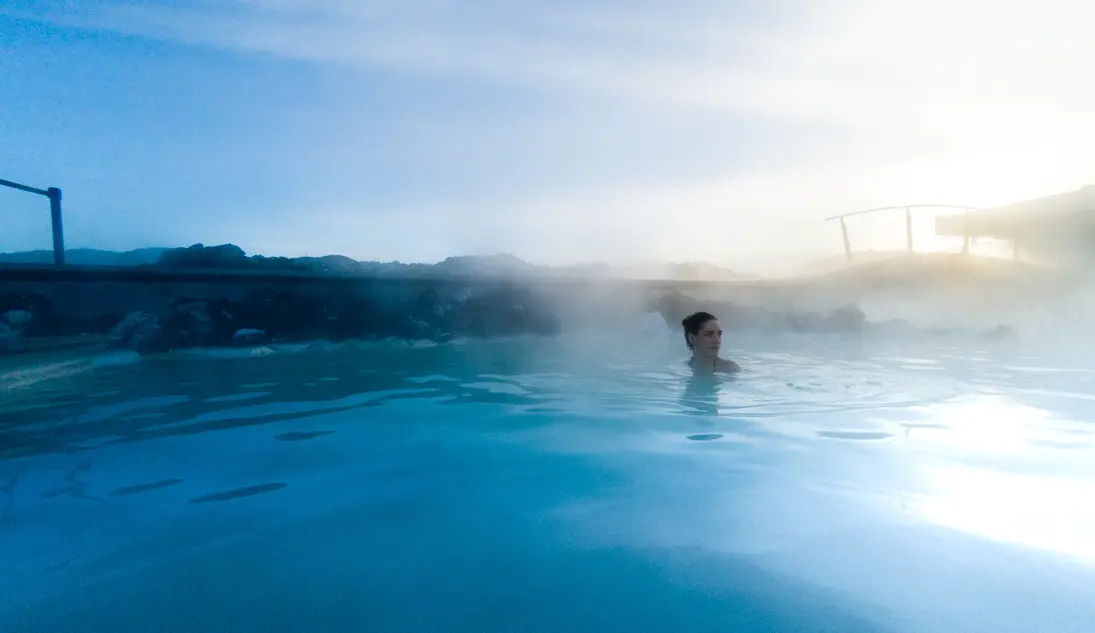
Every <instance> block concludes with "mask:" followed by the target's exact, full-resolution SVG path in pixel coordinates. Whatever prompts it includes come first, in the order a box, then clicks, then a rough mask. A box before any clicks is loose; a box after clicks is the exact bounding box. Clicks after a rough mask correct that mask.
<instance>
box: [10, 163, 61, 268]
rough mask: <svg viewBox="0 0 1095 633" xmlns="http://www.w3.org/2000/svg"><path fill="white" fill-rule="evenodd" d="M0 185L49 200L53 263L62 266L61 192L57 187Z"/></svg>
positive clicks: (15, 184) (17, 184)
mask: <svg viewBox="0 0 1095 633" xmlns="http://www.w3.org/2000/svg"><path fill="white" fill-rule="evenodd" d="M0 185H2V186H4V187H11V188H12V189H18V190H19V191H26V192H27V193H35V194H38V195H40V196H45V197H47V198H49V217H50V222H51V224H52V225H53V263H54V264H56V265H58V266H63V265H64V263H65V224H64V220H63V219H62V218H61V190H60V189H58V188H57V187H50V188H49V189H38V188H36V187H30V186H27V185H21V184H19V183H17V182H12V181H10V180H3V179H0Z"/></svg>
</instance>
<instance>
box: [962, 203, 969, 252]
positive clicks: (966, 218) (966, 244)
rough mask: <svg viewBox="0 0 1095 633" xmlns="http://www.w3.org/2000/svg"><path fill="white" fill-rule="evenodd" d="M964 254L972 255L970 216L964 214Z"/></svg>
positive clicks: (967, 213) (966, 213)
mask: <svg viewBox="0 0 1095 633" xmlns="http://www.w3.org/2000/svg"><path fill="white" fill-rule="evenodd" d="M962 254H963V255H969V254H970V214H969V212H968V211H966V212H964V213H962Z"/></svg>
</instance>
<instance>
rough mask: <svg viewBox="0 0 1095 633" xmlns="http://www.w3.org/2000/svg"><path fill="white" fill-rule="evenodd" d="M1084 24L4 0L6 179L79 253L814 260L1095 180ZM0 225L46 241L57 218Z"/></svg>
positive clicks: (10, 199)
mask: <svg viewBox="0 0 1095 633" xmlns="http://www.w3.org/2000/svg"><path fill="white" fill-rule="evenodd" d="M1093 31H1095V4H1090V3H1087V2H1084V1H1082V0H1044V1H1041V2H1038V3H1034V2H1029V1H1027V0H1021V1H1020V0H994V1H992V2H989V1H988V0H887V1H886V2H877V1H872V0H812V1H806V0H766V1H765V0H757V1H753V0H717V1H716V0H678V1H677V2H676V3H670V2H668V1H663V2H653V1H651V0H586V1H578V0H555V1H551V2H549V1H547V0H525V1H524V2H519V1H515V0H507V1H504V2H503V1H502V0H464V1H462V2H457V1H456V0H401V1H399V2H394V1H388V0H375V1H372V2H369V1H366V0H188V1H187V2H180V1H168V0H138V1H121V0H97V1H90V0H88V1H84V2H78V1H75V0H5V1H4V3H3V4H0V86H2V87H3V88H2V89H0V178H4V179H8V180H15V181H18V182H23V183H26V184H29V185H32V186H35V187H42V188H45V187H49V186H57V187H61V188H62V189H63V191H64V196H65V198H64V208H65V223H66V235H65V237H66V243H67V246H69V247H73V248H75V247H91V248H107V249H119V250H120V249H129V248H138V247H143V246H176V245H188V244H192V243H197V242H201V243H205V244H219V243H225V242H231V243H235V244H238V245H240V246H241V247H243V248H244V249H245V250H246V251H248V252H249V253H261V254H267V255H288V256H299V255H306V254H307V255H323V254H329V253H338V254H344V255H348V256H351V257H354V258H356V259H365V260H381V261H391V260H398V261H405V262H407V261H424V262H433V261H438V260H440V259H443V258H445V257H446V256H449V255H463V254H494V253H510V254H513V255H516V256H518V257H521V258H523V259H526V260H529V261H533V262H536V263H544V264H566V263H576V262H592V261H609V262H627V261H637V260H651V259H653V260H662V261H666V260H669V261H699V260H705V261H709V262H714V263H718V264H724V265H741V262H743V261H745V260H748V259H749V258H754V259H755V260H756V261H760V260H761V259H763V258H764V257H768V258H772V257H783V256H785V255H786V254H789V253H797V254H798V255H805V254H810V255H811V256H812V255H814V254H821V253H826V252H840V249H841V248H842V242H841V237H840V228H839V226H838V225H837V224H836V223H833V222H825V221H823V218H825V217H827V216H830V215H835V214H838V213H844V212H848V211H853V210H857V209H865V208H872V207H878V206H889V205H904V204H957V205H970V206H991V205H994V204H1001V203H1006V202H1012V201H1017V200H1023V199H1028V198H1031V197H1036V196H1040V195H1046V194H1052V193H1057V192H1061V191H1067V190H1071V189H1075V188H1077V187H1080V186H1082V185H1085V184H1092V183H1095V152H1092V151H1091V150H1090V148H1091V147H1092V146H1093V142H1095V83H1093V82H1091V81H1090V80H1089V79H1088V78H1087V76H1088V69H1087V68H1086V66H1087V65H1088V64H1089V62H1090V60H1092V59H1095V39H1093V38H1091V37H1090V33H1091V32H1093ZM0 224H2V225H3V226H4V227H5V229H4V231H2V232H0V251H8V252H10V251H18V250H28V249H35V248H49V247H50V237H49V219H48V203H47V201H46V200H45V199H44V198H37V197H35V196H30V195H28V194H23V193H20V192H15V191H12V190H0ZM920 224H921V223H920V222H919V221H918V226H920ZM849 226H850V229H851V231H852V239H853V243H854V244H853V245H854V246H855V247H857V248H864V249H866V248H886V247H900V246H901V245H903V244H904V235H903V234H902V232H901V231H903V230H904V220H903V217H901V216H899V215H893V214H891V215H889V216H886V217H879V218H876V219H874V220H870V221H868V220H866V219H865V220H862V221H859V222H858V223H851V224H850V225H849ZM918 230H919V229H918ZM926 232H929V233H930V221H929V226H928V227H927V229H926ZM918 240H921V242H920V243H922V244H930V243H931V237H930V235H929V236H918ZM787 256H789V255H787Z"/></svg>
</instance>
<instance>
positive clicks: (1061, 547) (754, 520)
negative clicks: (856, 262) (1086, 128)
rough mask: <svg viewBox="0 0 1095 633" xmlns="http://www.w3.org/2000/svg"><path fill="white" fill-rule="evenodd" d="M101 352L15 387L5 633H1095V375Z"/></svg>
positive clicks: (876, 351) (753, 362)
mask: <svg viewBox="0 0 1095 633" xmlns="http://www.w3.org/2000/svg"><path fill="white" fill-rule="evenodd" d="M646 343H647V344H646V345H644V346H642V347H634V346H628V348H627V349H625V350H621V349H618V348H616V347H614V345H613V341H605V340H592V341H591V340H585V339H580V338H574V339H568V340H537V339H516V340H507V341H494V342H471V341H458V342H456V343H455V344H450V345H442V346H377V345H345V346H323V345H318V346H312V347H307V348H305V347H301V348H295V349H288V350H286V349H280V350H273V349H260V350H244V351H235V352H219V353H205V352H190V353H187V354H175V355H171V356H169V357H166V358H160V359H136V358H133V357H113V358H111V359H100V360H99V361H97V362H96V363H95V364H94V366H93V367H90V368H89V369H87V370H86V371H81V372H75V373H71V372H70V373H66V374H64V375H61V376H55V377H53V378H51V379H50V380H42V381H38V382H35V381H34V380H24V381H23V382H22V383H20V385H19V386H17V387H16V388H10V389H6V391H5V394H4V401H3V402H2V406H3V410H2V416H3V417H2V418H0V420H2V422H0V570H2V571H3V573H2V574H0V621H2V622H5V623H6V624H5V626H4V627H3V630H4V631H5V632H7V631H13V632H14V631H49V632H51V633H58V632H66V631H81V632H97V631H102V632H108V631H109V632H124V631H151V630H154V631H256V632H258V631H262V632H280V631H286V632H288V631H294V632H297V631H385V632H398V631H429V632H444V631H505V632H518V631H561V632H567V631H671V630H672V631H743V632H753V631H758V632H759V631H834V632H836V631H841V632H851V631H863V632H889V631H894V632H897V631H910V632H931V631H939V632H947V633H951V632H954V631H965V632H979V631H985V632H993V633H996V632H1002V631H1055V632H1067V631H1085V632H1087V631H1090V630H1091V629H1090V626H1091V623H1092V622H1095V600H1092V598H1093V597H1095V591H1093V590H1092V589H1091V588H1092V587H1095V584H1093V581H1095V505H1092V504H1091V503H1090V500H1091V499H1093V498H1095V466H1093V464H1095V461H1093V459H1092V458H1093V457H1095V455H1093V447H1095V442H1093V437H1092V433H1093V431H1095V426H1093V425H1092V420H1093V419H1095V408H1093V404H1092V399H1091V396H1090V394H1092V393H1095V389H1093V382H1095V371H1092V369H1091V368H1090V367H1085V366H1083V364H1082V363H1072V364H1065V363H1061V362H1049V361H1048V360H1047V359H1044V358H1039V357H1037V356H1033V355H1024V354H1023V353H1020V352H1017V351H1016V350H1007V349H1004V350H1001V349H999V348H996V349H993V348H986V349H979V348H971V347H968V346H967V347H958V346H950V347H948V346H946V345H944V344H938V345H934V346H930V347H926V346H924V345H922V344H921V345H915V346H913V345H911V344H910V345H898V344H896V343H881V342H875V343H871V344H864V343H861V342H859V343H857V342H853V341H848V340H843V339H840V338H828V339H820V338H819V339H798V340H792V341H786V340H784V341H768V342H767V343H766V344H764V345H759V344H758V345H751V346H750V347H749V348H748V349H747V350H744V349H743V350H738V354H737V357H738V358H740V360H741V362H742V364H743V365H744V366H746V367H747V369H748V371H747V372H745V373H743V374H742V375H740V376H737V377H733V378H727V379H722V380H718V381H708V380H693V379H691V377H690V375H689V374H688V372H687V371H686V368H685V366H684V357H683V356H682V355H681V353H680V350H679V349H678V347H679V346H678V343H679V341H678V340H677V338H676V337H672V339H670V337H666V338H665V340H661V339H657V340H652V341H646Z"/></svg>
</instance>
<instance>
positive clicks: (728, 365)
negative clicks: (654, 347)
mask: <svg viewBox="0 0 1095 633" xmlns="http://www.w3.org/2000/svg"><path fill="white" fill-rule="evenodd" d="M681 325H682V326H684V342H685V343H687V344H688V349H690V350H692V359H691V360H689V361H688V366H689V367H691V368H692V369H693V370H695V371H697V372H704V373H712V374H714V373H718V372H722V373H726V374H734V373H737V372H739V371H741V366H740V365H738V364H737V363H735V362H734V361H732V360H729V359H726V358H719V348H720V347H722V326H721V325H719V320H718V319H717V318H715V315H713V314H709V313H707V312H697V313H695V314H691V315H689V316H687V317H685V318H684V320H683V321H681Z"/></svg>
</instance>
